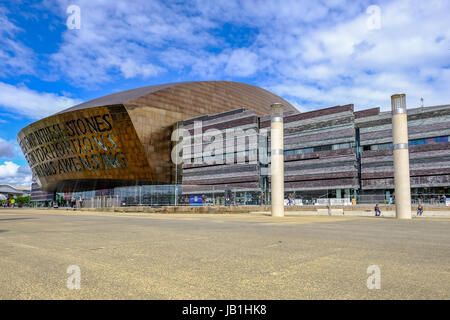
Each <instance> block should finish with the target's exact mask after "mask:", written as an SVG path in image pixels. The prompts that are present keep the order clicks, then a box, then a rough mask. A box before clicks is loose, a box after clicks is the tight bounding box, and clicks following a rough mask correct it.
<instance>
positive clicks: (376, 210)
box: [374, 203, 381, 217]
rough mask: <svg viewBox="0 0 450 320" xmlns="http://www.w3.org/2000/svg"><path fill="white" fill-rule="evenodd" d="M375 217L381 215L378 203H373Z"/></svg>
mask: <svg viewBox="0 0 450 320" xmlns="http://www.w3.org/2000/svg"><path fill="white" fill-rule="evenodd" d="M374 209H375V217H379V216H380V215H381V210H380V207H379V206H378V203H377V204H376V205H375V208H374Z"/></svg>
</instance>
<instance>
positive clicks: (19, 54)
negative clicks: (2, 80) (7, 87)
mask: <svg viewBox="0 0 450 320" xmlns="http://www.w3.org/2000/svg"><path fill="white" fill-rule="evenodd" d="M7 13H8V12H7V11H6V9H5V8H2V7H0V76H8V75H12V74H13V75H17V74H32V73H34V71H33V65H34V60H33V53H32V50H30V49H29V48H28V47H26V46H25V45H23V44H22V43H20V42H19V41H18V40H17V39H16V36H17V34H18V33H21V32H23V30H22V29H20V28H19V27H17V26H16V25H14V24H13V23H12V22H11V21H10V20H9V19H8V17H7V16H6V14H7Z"/></svg>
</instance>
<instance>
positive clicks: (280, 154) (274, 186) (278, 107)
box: [270, 103, 284, 217]
mask: <svg viewBox="0 0 450 320" xmlns="http://www.w3.org/2000/svg"><path fill="white" fill-rule="evenodd" d="M271 107H272V119H271V124H270V141H271V154H270V158H271V161H270V173H271V177H272V178H271V191H272V192H271V202H272V216H273V217H283V216H284V141H283V139H284V137H283V136H284V133H283V130H284V128H283V105H282V104H281V103H274V104H272V105H271Z"/></svg>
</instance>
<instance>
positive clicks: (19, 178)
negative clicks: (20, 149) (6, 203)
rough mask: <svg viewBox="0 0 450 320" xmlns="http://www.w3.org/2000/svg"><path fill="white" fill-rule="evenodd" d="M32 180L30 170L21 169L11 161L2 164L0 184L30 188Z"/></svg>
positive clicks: (0, 166) (26, 168)
mask: <svg viewBox="0 0 450 320" xmlns="http://www.w3.org/2000/svg"><path fill="white" fill-rule="evenodd" d="M31 180H32V175H31V170H30V168H28V167H21V166H19V165H18V164H16V163H14V162H11V161H5V162H4V163H3V164H0V183H4V184H10V185H21V186H28V185H30V184H31Z"/></svg>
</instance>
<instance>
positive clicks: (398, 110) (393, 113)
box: [392, 108, 406, 115]
mask: <svg viewBox="0 0 450 320" xmlns="http://www.w3.org/2000/svg"><path fill="white" fill-rule="evenodd" d="M401 113H406V108H397V109H394V110H392V115H395V114H401Z"/></svg>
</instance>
